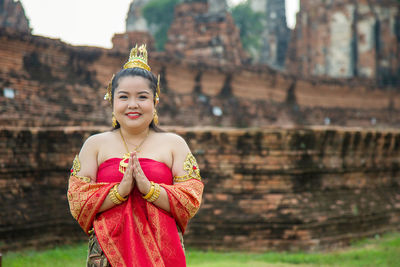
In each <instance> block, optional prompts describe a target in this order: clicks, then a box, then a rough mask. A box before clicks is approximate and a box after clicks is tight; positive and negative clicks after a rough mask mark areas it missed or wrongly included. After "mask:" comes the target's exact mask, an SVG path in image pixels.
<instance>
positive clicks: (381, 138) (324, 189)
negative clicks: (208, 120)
mask: <svg viewBox="0 0 400 267" xmlns="http://www.w3.org/2000/svg"><path fill="white" fill-rule="evenodd" d="M107 129H108V128H105V127H54V128H40V127H37V128H32V127H31V128H16V127H2V128H1V129H0V146H1V151H2V153H1V155H0V167H1V168H0V201H1V203H2V206H1V207H2V208H0V240H1V241H2V242H0V250H1V251H7V250H16V249H20V248H27V247H43V246H48V245H50V244H54V243H59V244H61V243H62V244H64V243H69V242H75V241H77V240H84V239H85V238H86V237H85V234H84V233H83V231H81V230H80V228H79V226H78V224H77V223H76V222H75V221H74V219H73V218H72V217H71V215H70V214H69V210H68V204H67V199H66V189H67V176H68V170H69V168H70V167H71V164H72V159H73V157H74V155H75V154H76V153H77V152H78V151H79V149H80V147H81V145H82V141H83V140H84V139H86V138H87V137H88V136H89V135H92V134H94V133H96V132H99V131H105V130H107ZM170 129H172V130H174V131H176V132H177V133H179V134H180V135H181V136H183V137H184V138H185V139H186V140H187V141H188V144H189V146H190V147H191V149H192V151H193V153H194V154H195V156H196V158H197V160H198V162H199V165H200V169H201V173H202V176H203V177H204V182H205V191H204V201H203V204H202V208H201V209H200V211H199V213H198V214H197V215H196V216H195V217H194V218H193V220H192V221H191V223H190V226H189V227H190V228H189V230H188V232H187V234H186V235H185V242H186V245H188V246H190V247H197V248H202V249H213V250H229V249H237V250H248V251H267V250H300V249H301V250H321V249H332V248H335V247H340V246H343V245H347V244H349V242H351V241H352V240H355V239H359V238H361V237H366V236H373V235H375V234H380V233H384V232H388V231H395V230H400V228H399V227H400V131H398V130H388V131H383V130H372V129H371V130H362V129H357V128H353V129H351V128H346V129H344V128H333V127H331V128H303V129H298V128H288V129H264V130H262V129H258V130H256V129H254V130H251V129H226V128H204V127H203V129H201V130H200V129H198V128H181V129H179V128H175V127H174V128H170Z"/></svg>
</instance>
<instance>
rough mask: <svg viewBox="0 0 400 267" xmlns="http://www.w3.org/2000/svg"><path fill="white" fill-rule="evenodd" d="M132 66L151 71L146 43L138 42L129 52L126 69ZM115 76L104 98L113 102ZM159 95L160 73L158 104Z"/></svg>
mask: <svg viewBox="0 0 400 267" xmlns="http://www.w3.org/2000/svg"><path fill="white" fill-rule="evenodd" d="M130 68H141V69H145V70H148V71H151V68H150V66H149V65H148V64H147V49H146V44H142V45H141V46H139V47H138V45H137V44H136V45H135V47H134V48H132V50H131V53H130V54H129V60H128V62H126V63H125V65H124V69H130ZM114 76H115V75H114ZM114 76H113V77H112V79H111V81H110V83H109V84H108V87H107V93H106V94H105V96H104V99H105V100H108V101H109V102H110V103H112V80H113V79H114ZM159 96H160V75H158V81H157V92H156V98H155V100H154V101H155V104H156V105H157V104H158V102H159Z"/></svg>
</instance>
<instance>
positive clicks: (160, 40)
mask: <svg viewBox="0 0 400 267" xmlns="http://www.w3.org/2000/svg"><path fill="white" fill-rule="evenodd" d="M178 1H179V0H152V1H150V2H149V3H148V4H147V5H145V6H144V7H143V16H144V18H145V19H146V21H147V23H148V24H149V25H150V27H154V28H155V29H156V30H155V34H154V38H155V41H156V49H157V50H159V51H162V50H164V45H165V43H166V42H167V38H168V37H167V33H168V29H169V28H170V26H171V23H172V21H173V19H174V10H175V6H176V5H177V4H178Z"/></svg>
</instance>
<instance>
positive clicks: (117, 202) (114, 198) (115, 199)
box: [108, 185, 122, 205]
mask: <svg viewBox="0 0 400 267" xmlns="http://www.w3.org/2000/svg"><path fill="white" fill-rule="evenodd" d="M116 186H118V185H115V186H114V187H113V188H111V190H110V193H108V196H109V197H110V199H111V201H112V202H113V203H114V204H116V205H119V204H121V203H122V201H120V200H119V199H118V198H117V195H116V194H115V190H116Z"/></svg>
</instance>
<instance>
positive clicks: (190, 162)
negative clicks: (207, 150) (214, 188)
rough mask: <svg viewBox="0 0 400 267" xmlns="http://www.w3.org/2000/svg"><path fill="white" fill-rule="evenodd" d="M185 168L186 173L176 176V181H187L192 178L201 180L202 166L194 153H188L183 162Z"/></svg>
mask: <svg viewBox="0 0 400 267" xmlns="http://www.w3.org/2000/svg"><path fill="white" fill-rule="evenodd" d="M183 170H184V171H185V172H186V174H185V175H181V176H174V182H185V181H187V180H190V179H196V180H199V181H201V176H200V168H199V165H198V164H197V161H196V158H195V157H194V156H193V154H192V153H188V155H187V156H186V159H185V161H184V162H183Z"/></svg>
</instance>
